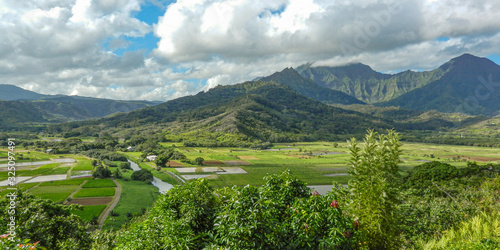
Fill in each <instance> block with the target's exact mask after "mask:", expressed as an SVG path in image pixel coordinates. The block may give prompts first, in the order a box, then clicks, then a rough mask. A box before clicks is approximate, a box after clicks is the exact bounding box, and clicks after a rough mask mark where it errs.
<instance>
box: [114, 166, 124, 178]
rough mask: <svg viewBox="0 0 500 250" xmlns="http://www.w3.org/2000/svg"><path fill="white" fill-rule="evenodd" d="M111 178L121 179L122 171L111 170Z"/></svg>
mask: <svg viewBox="0 0 500 250" xmlns="http://www.w3.org/2000/svg"><path fill="white" fill-rule="evenodd" d="M113 178H115V179H121V178H122V173H120V169H118V168H117V169H115V171H114V172H113Z"/></svg>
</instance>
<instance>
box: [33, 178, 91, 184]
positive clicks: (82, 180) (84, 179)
mask: <svg viewBox="0 0 500 250" xmlns="http://www.w3.org/2000/svg"><path fill="white" fill-rule="evenodd" d="M90 179H91V178H78V179H69V180H62V181H47V182H42V183H40V186H61V185H80V184H82V183H83V182H84V181H86V180H90Z"/></svg>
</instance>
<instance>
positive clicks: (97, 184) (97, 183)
mask: <svg viewBox="0 0 500 250" xmlns="http://www.w3.org/2000/svg"><path fill="white" fill-rule="evenodd" d="M82 187H83V188H102V187H116V184H115V182H114V181H113V180H111V179H95V180H89V181H87V182H86V183H85V184H84V185H83V186H82Z"/></svg>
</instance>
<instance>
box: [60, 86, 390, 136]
mask: <svg viewBox="0 0 500 250" xmlns="http://www.w3.org/2000/svg"><path fill="white" fill-rule="evenodd" d="M151 125H155V126H161V127H163V128H166V129H167V130H168V131H169V134H170V135H169V137H171V138H182V139H183V140H185V141H186V140H188V141H189V140H191V139H192V140H196V141H197V142H200V141H203V140H205V139H206V140H213V141H227V140H233V139H235V138H237V139H238V140H240V141H262V142H267V141H270V142H277V141H298V140H319V139H332V138H335V136H336V135H342V134H352V133H363V132H364V131H365V130H366V129H367V128H391V127H392V125H391V124H390V123H388V122H384V121H382V120H380V119H378V118H374V117H371V116H367V115H362V114H360V113H357V112H353V111H347V110H343V109H340V108H335V107H330V106H327V105H325V104H323V103H321V102H318V101H315V100H312V99H310V98H307V97H305V96H303V95H301V94H299V93H297V92H296V91H294V90H292V89H291V88H289V87H287V86H284V85H282V84H278V83H274V82H262V81H257V82H246V83H242V84H237V85H230V86H219V87H216V88H214V89H211V90H210V91H207V92H201V93H198V94H197V95H194V96H187V97H182V98H179V99H175V100H172V101H168V102H166V103H163V104H160V105H157V106H154V107H148V108H144V109H141V110H136V111H132V112H129V113H127V114H117V115H114V116H111V117H106V118H103V119H100V120H96V121H87V122H80V123H77V126H79V128H77V129H73V130H71V131H72V132H74V131H78V132H80V133H90V134H91V133H96V132H98V131H99V129H100V128H102V127H109V128H115V127H116V129H111V130H110V131H111V132H113V131H114V132H122V130H123V129H126V128H133V129H138V128H140V127H145V126H151ZM54 129H58V131H60V132H64V128H62V127H59V128H57V126H55V127H54ZM139 130H140V129H139Z"/></svg>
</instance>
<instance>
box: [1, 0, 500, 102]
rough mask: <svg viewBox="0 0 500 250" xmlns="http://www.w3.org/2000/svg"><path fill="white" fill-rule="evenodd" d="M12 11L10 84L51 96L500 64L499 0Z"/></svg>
mask: <svg viewBox="0 0 500 250" xmlns="http://www.w3.org/2000/svg"><path fill="white" fill-rule="evenodd" d="M0 10H1V11H0V32H1V33H2V34H3V36H4V37H3V39H1V40H0V82H2V83H7V84H13V85H17V86H19V87H22V88H25V89H29V90H32V91H36V92H39V93H43V94H66V95H81V96H92V97H102V98H112V99H144V100H160V101H166V100H170V99H174V98H178V97H181V96H186V95H192V94H196V93H198V92H199V91H206V90H208V89H210V88H212V87H215V86H217V85H227V84H235V83H240V82H244V81H247V80H251V79H255V78H256V77H261V76H266V75H270V74H272V73H274V72H276V71H281V70H282V69H284V68H286V67H297V66H299V65H301V64H304V63H308V62H313V63H314V65H317V66H319V65H327V66H339V65H345V64H348V63H356V62H361V63H364V64H366V65H369V66H370V67H372V68H373V69H374V70H377V71H380V72H390V73H396V72H399V71H404V70H408V69H410V70H419V71H420V70H431V69H434V68H437V67H439V66H440V65H442V64H444V63H446V62H447V61H449V60H450V59H452V58H454V57H457V56H460V55H462V54H464V53H470V54H473V55H476V56H480V57H487V58H489V59H491V60H493V61H494V62H496V63H497V64H500V22H498V16H499V15H500V2H498V0H481V1H477V2H474V4H471V2H470V1H468V0H455V1H448V0H407V1H399V0H363V1H351V2H345V1H327V0H326V1H325V0H266V1H255V0H238V1H235V0H196V1H195V0H177V1H165V0H106V1H91V0H59V1H53V0H37V1H32V2H30V4H22V2H20V1H18V0H4V1H1V2H0ZM457 16H459V17H460V18H456V17H457Z"/></svg>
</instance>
